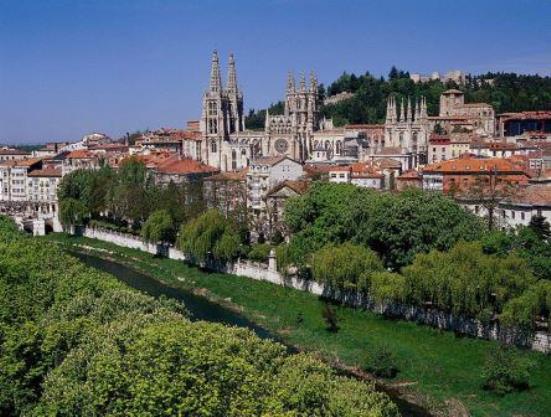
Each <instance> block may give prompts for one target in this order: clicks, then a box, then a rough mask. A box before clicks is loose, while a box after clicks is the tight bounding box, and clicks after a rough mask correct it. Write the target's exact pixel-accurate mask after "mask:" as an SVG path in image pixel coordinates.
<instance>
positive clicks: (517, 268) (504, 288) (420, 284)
mask: <svg viewBox="0 0 551 417" xmlns="http://www.w3.org/2000/svg"><path fill="white" fill-rule="evenodd" d="M403 276H404V278H405V288H406V294H405V298H406V301H407V302H409V303H411V304H416V305H423V304H425V303H430V305H431V306H434V307H436V308H438V309H440V310H443V311H451V312H453V313H456V314H464V315H467V316H471V317H474V316H477V315H479V316H480V315H481V314H484V313H486V312H489V313H490V314H489V316H490V318H491V315H492V314H493V312H494V311H495V312H501V311H502V309H503V306H504V305H505V304H506V303H507V302H508V301H509V300H511V299H514V298H515V297H517V296H519V295H521V294H522V293H523V292H524V291H526V289H528V288H529V287H530V286H532V285H534V284H535V282H536V280H535V278H534V277H533V276H532V274H531V273H530V270H529V268H528V267H527V265H526V262H524V261H523V260H522V259H521V258H519V257H518V256H517V255H515V254H511V255H508V256H506V257H502V258H500V257H497V256H493V255H485V254H484V253H483V252H482V246H481V245H480V244H479V243H477V242H474V243H463V242H461V243H458V244H457V245H456V246H454V247H453V248H452V249H451V250H450V251H449V252H439V251H436V250H435V251H431V252H430V253H428V254H419V255H417V256H416V258H415V260H414V262H413V263H412V264H411V265H409V266H407V267H405V268H404V269H403ZM481 318H482V317H481Z"/></svg>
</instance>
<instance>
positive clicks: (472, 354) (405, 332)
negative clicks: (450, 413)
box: [45, 235, 551, 417]
mask: <svg viewBox="0 0 551 417" xmlns="http://www.w3.org/2000/svg"><path fill="white" fill-rule="evenodd" d="M45 239H48V240H52V241H56V242H58V243H60V244H63V245H65V246H66V247H68V248H70V247H73V248H75V247H80V250H82V248H83V247H87V248H88V249H90V250H93V251H95V252H96V253H98V254H100V255H103V256H109V257H111V258H112V259H114V260H117V261H118V262H121V263H123V264H127V265H129V266H131V267H132V268H135V269H137V270H139V271H142V272H145V273H147V274H148V275H150V276H152V277H155V278H156V279H158V280H160V281H162V282H165V283H167V284H169V285H171V286H173V287H175V288H184V289H187V290H192V291H194V292H195V293H198V294H201V295H205V296H207V297H208V298H209V299H211V300H213V301H216V302H219V303H222V304H225V305H229V306H232V307H233V308H236V309H239V311H241V312H242V314H243V315H245V316H246V317H247V318H248V319H250V320H252V321H253V322H255V323H258V324H260V325H261V326H263V327H265V328H266V329H268V330H269V331H271V332H272V333H275V334H278V335H279V336H280V337H281V338H282V339H283V340H284V341H285V342H286V343H288V344H291V345H294V346H298V347H300V348H303V349H306V350H311V351H317V352H319V353H320V354H321V355H323V357H324V358H326V359H327V360H328V361H330V362H340V363H342V364H345V365H347V366H350V367H357V366H361V364H362V363H363V362H364V360H365V356H366V353H367V352H368V351H370V350H372V348H373V347H374V346H377V345H379V344H381V343H385V344H386V345H387V346H388V347H389V349H390V350H392V352H393V353H394V354H395V355H396V357H397V361H398V366H399V368H400V373H399V374H398V377H397V378H396V379H395V380H393V381H392V382H391V384H390V385H391V386H393V387H394V388H396V389H400V391H401V394H402V395H403V396H406V397H409V398H410V399H414V400H415V401H417V402H425V403H427V402H428V403H429V404H437V403H439V404H443V403H444V402H445V401H447V400H452V401H459V402H461V403H462V404H464V405H465V406H466V407H467V408H468V409H469V411H470V412H471V414H472V415H473V416H505V417H512V416H541V417H544V416H546V415H547V414H546V413H547V412H548V410H549V409H551V389H550V388H551V360H550V359H549V358H548V357H545V356H544V355H541V354H537V353H531V352H525V353H524V354H526V355H528V356H530V358H532V360H534V361H535V362H536V363H537V364H538V366H537V367H536V369H535V371H534V372H533V375H532V379H531V382H532V384H533V387H532V388H531V389H530V390H528V391H525V392H520V393H514V394H510V395H507V396H505V397H498V396H495V395H493V394H491V393H488V392H486V391H483V390H482V389H481V388H480V386H481V384H482V378H481V376H480V373H481V367H482V365H483V362H484V359H485V356H486V355H487V354H488V351H489V349H490V347H491V346H492V345H493V344H494V342H488V341H483V340H475V339H469V338H456V337H455V336H454V335H453V333H450V332H442V331H439V330H435V329H431V328H428V327H426V326H418V325H416V324H414V323H409V322H404V321H389V320H385V319H384V318H382V317H380V316H377V315H375V314H372V313H369V312H365V311H359V310H355V309H350V308H344V307H337V308H336V310H337V315H338V317H339V326H340V328H341V329H340V331H339V332H338V333H336V334H333V333H329V332H327V331H326V330H325V324H324V322H323V320H322V317H321V309H322V306H323V303H322V301H320V300H319V299H318V298H317V297H315V296H312V295H311V294H308V293H304V292H300V291H296V290H292V289H289V288H284V287H279V286H275V285H273V284H270V283H266V282H260V281H254V280H252V279H247V278H243V277H236V276H231V275H226V274H220V273H206V272H203V271H200V270H198V269H196V268H191V267H188V266H186V265H185V264H183V263H182V262H179V261H173V260H168V259H159V258H153V257H152V256H151V255H150V254H146V253H143V252H139V251H137V250H132V249H125V248H120V247H117V246H115V245H112V244H109V243H105V242H101V241H95V240H91V239H86V238H75V237H68V236H66V235H49V236H48V237H46V238H45ZM98 250H99V251H100V252H97V251H98ZM102 251H103V252H102Z"/></svg>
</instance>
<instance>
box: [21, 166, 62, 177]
mask: <svg viewBox="0 0 551 417" xmlns="http://www.w3.org/2000/svg"><path fill="white" fill-rule="evenodd" d="M27 176H29V177H61V169H59V168H53V167H48V168H43V169H35V170H34V171H31V172H29V173H28V174H27Z"/></svg>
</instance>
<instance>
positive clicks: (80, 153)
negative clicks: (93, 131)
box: [66, 149, 94, 159]
mask: <svg viewBox="0 0 551 417" xmlns="http://www.w3.org/2000/svg"><path fill="white" fill-rule="evenodd" d="M66 158H67V159H91V158H94V154H93V153H92V152H90V151H88V150H86V149H77V150H76V151H71V152H69V153H68V154H67V157H66Z"/></svg>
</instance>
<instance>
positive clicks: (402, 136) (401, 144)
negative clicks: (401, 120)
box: [399, 133, 404, 146]
mask: <svg viewBox="0 0 551 417" xmlns="http://www.w3.org/2000/svg"><path fill="white" fill-rule="evenodd" d="M399 143H400V146H404V134H403V133H400V137H399Z"/></svg>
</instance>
